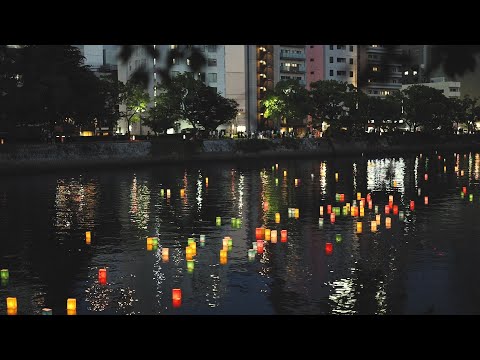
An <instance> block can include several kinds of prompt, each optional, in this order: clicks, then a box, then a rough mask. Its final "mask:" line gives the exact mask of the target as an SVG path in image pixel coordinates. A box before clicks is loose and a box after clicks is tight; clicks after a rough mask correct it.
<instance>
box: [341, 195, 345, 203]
mask: <svg viewBox="0 0 480 360" xmlns="http://www.w3.org/2000/svg"><path fill="white" fill-rule="evenodd" d="M340 202H345V194H340Z"/></svg>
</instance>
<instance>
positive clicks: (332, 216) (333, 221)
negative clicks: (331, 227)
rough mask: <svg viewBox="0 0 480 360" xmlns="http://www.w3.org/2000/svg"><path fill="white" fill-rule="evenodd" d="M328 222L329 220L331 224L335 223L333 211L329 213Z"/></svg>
mask: <svg viewBox="0 0 480 360" xmlns="http://www.w3.org/2000/svg"><path fill="white" fill-rule="evenodd" d="M330 222H331V223H332V224H334V223H335V213H334V212H332V213H331V214H330Z"/></svg>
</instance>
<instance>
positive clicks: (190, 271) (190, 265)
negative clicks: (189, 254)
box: [187, 259, 195, 273]
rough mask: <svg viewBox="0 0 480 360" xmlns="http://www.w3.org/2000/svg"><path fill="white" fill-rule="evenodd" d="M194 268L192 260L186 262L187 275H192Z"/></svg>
mask: <svg viewBox="0 0 480 360" xmlns="http://www.w3.org/2000/svg"><path fill="white" fill-rule="evenodd" d="M194 268H195V263H194V261H193V259H192V260H187V271H188V272H189V273H192V272H193V270H194Z"/></svg>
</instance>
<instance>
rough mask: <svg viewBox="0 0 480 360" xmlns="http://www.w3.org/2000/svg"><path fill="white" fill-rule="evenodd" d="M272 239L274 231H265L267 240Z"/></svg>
mask: <svg viewBox="0 0 480 360" xmlns="http://www.w3.org/2000/svg"><path fill="white" fill-rule="evenodd" d="M271 237H272V230H270V229H265V240H267V241H270V240H271Z"/></svg>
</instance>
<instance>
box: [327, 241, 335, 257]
mask: <svg viewBox="0 0 480 360" xmlns="http://www.w3.org/2000/svg"><path fill="white" fill-rule="evenodd" d="M332 253H333V244H332V243H329V242H327V243H325V255H332Z"/></svg>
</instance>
